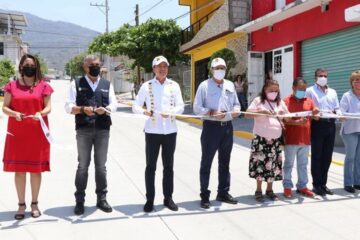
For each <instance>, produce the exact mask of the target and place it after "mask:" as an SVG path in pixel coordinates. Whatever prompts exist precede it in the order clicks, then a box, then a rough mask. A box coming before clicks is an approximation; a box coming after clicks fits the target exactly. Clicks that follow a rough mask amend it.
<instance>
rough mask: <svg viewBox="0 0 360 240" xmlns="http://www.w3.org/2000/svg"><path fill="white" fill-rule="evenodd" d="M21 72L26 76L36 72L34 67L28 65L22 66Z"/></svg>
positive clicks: (31, 75) (33, 74)
mask: <svg viewBox="0 0 360 240" xmlns="http://www.w3.org/2000/svg"><path fill="white" fill-rule="evenodd" d="M22 74H24V75H25V76H27V77H33V76H35V74H36V68H35V67H30V66H25V67H23V68H22Z"/></svg>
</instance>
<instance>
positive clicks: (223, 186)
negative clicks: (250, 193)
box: [194, 58, 240, 209]
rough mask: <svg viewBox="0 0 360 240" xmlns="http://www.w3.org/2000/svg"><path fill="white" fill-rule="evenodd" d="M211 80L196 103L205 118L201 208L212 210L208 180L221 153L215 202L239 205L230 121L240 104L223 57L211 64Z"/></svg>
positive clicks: (201, 85)
mask: <svg viewBox="0 0 360 240" xmlns="http://www.w3.org/2000/svg"><path fill="white" fill-rule="evenodd" d="M210 71H211V74H212V78H210V79H207V80H205V81H203V82H201V84H200V85H199V88H198V89H197V91H196V95H195V101H194V113H195V114H196V115H202V116H204V117H205V118H204V121H203V129H202V133H201V152H202V154H201V164H200V191H201V193H200V197H201V202H200V207H201V208H205V209H207V208H210V206H211V204H210V200H209V197H210V192H211V191H210V190H209V189H208V188H209V179H210V172H211V165H212V161H213V159H214V156H215V153H216V152H218V159H219V167H218V173H219V176H218V179H219V184H218V193H217V197H216V200H217V201H221V202H225V203H230V204H237V200H236V199H235V198H233V197H232V196H231V195H230V194H229V191H230V170H229V165H230V155H231V151H232V146H233V125H232V122H231V120H232V119H233V118H236V117H238V116H239V115H240V103H239V100H238V98H237V95H236V91H235V87H234V84H233V83H232V82H230V81H229V80H226V79H225V73H226V63H225V61H224V59H222V58H214V59H213V60H212V62H211V69H210Z"/></svg>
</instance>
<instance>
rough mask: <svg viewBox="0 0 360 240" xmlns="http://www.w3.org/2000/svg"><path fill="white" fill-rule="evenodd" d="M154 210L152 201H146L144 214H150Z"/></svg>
mask: <svg viewBox="0 0 360 240" xmlns="http://www.w3.org/2000/svg"><path fill="white" fill-rule="evenodd" d="M153 210H154V201H151V200H147V201H146V203H145V205H144V212H152V211H153Z"/></svg>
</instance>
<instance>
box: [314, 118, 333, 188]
mask: <svg viewBox="0 0 360 240" xmlns="http://www.w3.org/2000/svg"><path fill="white" fill-rule="evenodd" d="M335 130H336V127H335V122H334V121H333V119H329V120H326V119H325V120H322V121H321V120H320V121H315V120H313V121H312V122H311V175H312V178H313V186H314V187H319V186H325V185H326V183H327V177H328V171H329V168H330V164H331V160H332V154H333V150H334V142H335Z"/></svg>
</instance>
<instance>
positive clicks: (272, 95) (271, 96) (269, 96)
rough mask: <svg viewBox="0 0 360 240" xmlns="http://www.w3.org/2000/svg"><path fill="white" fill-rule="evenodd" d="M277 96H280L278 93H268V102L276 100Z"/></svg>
mask: <svg viewBox="0 0 360 240" xmlns="http://www.w3.org/2000/svg"><path fill="white" fill-rule="evenodd" d="M277 95H278V92H268V93H267V94H266V97H267V99H268V100H270V101H274V100H275V98H276V97H277Z"/></svg>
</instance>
